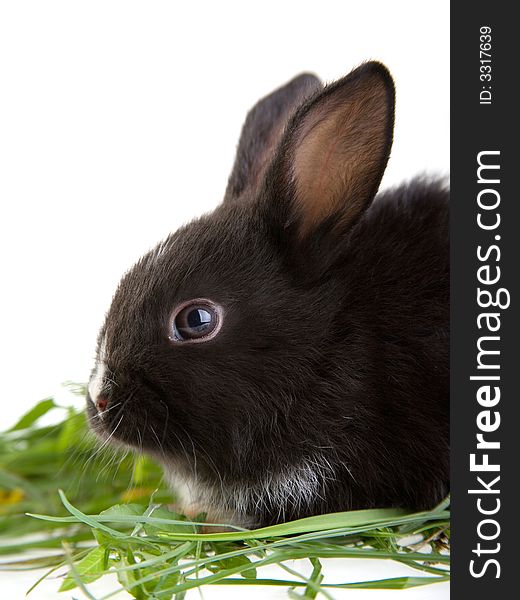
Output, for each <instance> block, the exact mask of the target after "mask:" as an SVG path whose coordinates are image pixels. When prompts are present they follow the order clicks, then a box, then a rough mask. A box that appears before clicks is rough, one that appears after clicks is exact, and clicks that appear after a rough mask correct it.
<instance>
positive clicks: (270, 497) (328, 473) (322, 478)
mask: <svg viewBox="0 0 520 600" xmlns="http://www.w3.org/2000/svg"><path fill="white" fill-rule="evenodd" d="M165 476H166V478H167V480H168V483H169V484H170V486H171V487H172V489H173V491H174V492H175V493H176V494H177V498H178V504H179V509H180V510H183V511H185V512H188V513H190V514H193V513H195V512H204V511H206V512H208V514H211V516H212V519H215V518H216V519H217V520H218V519H222V520H223V521H226V520H227V521H231V522H233V523H235V524H238V525H241V526H244V527H251V526H254V525H256V523H255V514H257V513H258V512H260V511H262V509H264V508H268V509H269V510H272V509H273V507H277V509H278V514H277V515H276V516H277V518H278V519H280V520H282V521H283V520H285V518H286V513H288V512H289V511H290V512H293V511H294V510H296V511H299V510H305V508H310V507H311V506H312V505H313V504H314V502H315V501H316V500H317V499H320V498H323V495H324V493H325V488H326V485H327V481H331V480H334V479H335V477H334V472H333V469H332V466H331V465H330V463H329V461H328V460H327V459H326V458H324V457H322V456H314V457H312V458H311V457H309V458H306V459H303V460H302V461H301V462H300V464H298V465H296V466H292V467H288V468H286V469H285V470H284V471H282V472H280V473H277V474H272V473H267V474H264V476H263V477H262V478H261V479H260V481H259V482H258V483H257V484H255V485H253V486H248V485H245V484H243V483H241V482H236V483H231V484H230V483H226V482H222V485H219V484H215V485H211V486H210V485H208V484H207V483H205V482H203V481H201V480H199V479H198V478H197V477H196V475H194V474H190V475H186V474H181V473H180V472H178V471H177V470H175V468H173V469H172V468H171V467H170V468H168V467H167V468H166V469H165Z"/></svg>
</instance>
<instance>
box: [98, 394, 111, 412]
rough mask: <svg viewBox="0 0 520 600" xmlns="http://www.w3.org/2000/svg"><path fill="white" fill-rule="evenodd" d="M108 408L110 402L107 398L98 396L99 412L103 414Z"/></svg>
mask: <svg viewBox="0 0 520 600" xmlns="http://www.w3.org/2000/svg"><path fill="white" fill-rule="evenodd" d="M107 406H108V400H107V398H105V396H98V397H97V398H96V408H97V410H98V412H102V411H104V410H106V408H107Z"/></svg>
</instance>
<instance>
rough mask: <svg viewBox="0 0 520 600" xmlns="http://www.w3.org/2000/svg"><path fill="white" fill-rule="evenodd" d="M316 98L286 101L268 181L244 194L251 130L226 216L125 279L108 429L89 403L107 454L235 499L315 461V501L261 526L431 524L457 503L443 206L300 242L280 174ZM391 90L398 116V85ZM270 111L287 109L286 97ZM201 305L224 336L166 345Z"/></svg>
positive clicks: (401, 198) (221, 212)
mask: <svg viewBox="0 0 520 600" xmlns="http://www.w3.org/2000/svg"><path fill="white" fill-rule="evenodd" d="M363 69H364V70H363ZM370 69H372V70H374V69H375V70H376V71H377V70H378V69H379V71H380V73H383V78H384V77H387V72H386V70H384V68H383V67H381V66H380V65H376V66H374V63H368V64H367V65H364V66H362V67H360V68H359V69H358V70H357V71H356V72H355V73H357V77H373V76H374V75H372V74H370V73H371V72H370ZM307 77H308V76H307ZM306 81H307V83H308V82H309V80H306ZM310 83H312V85H309V93H310V92H313V96H312V97H311V98H310V100H308V101H307V103H306V104H305V105H304V107H303V108H301V109H300V110H299V111H298V112H297V113H296V117H293V118H292V120H291V119H290V117H291V114H292V113H293V112H294V110H295V108H296V106H294V103H291V102H288V101H287V96H286V93H287V90H285V92H284V94H285V96H284V98H283V107H284V110H285V113H286V115H285V117H284V121H283V122H284V123H286V122H289V124H288V126H287V128H286V130H285V133H284V132H283V127H282V128H280V132H279V133H276V134H273V135H276V136H277V139H276V141H277V143H276V146H275V147H274V148H273V149H272V150H270V152H272V154H271V160H273V157H276V158H274V162H273V163H272V164H271V166H270V167H269V168H266V169H264V168H263V167H262V170H257V171H256V175H255V177H257V176H258V173H260V178H261V181H259V182H248V175H247V168H249V167H247V168H246V167H245V166H244V165H250V164H251V161H252V158H251V157H252V155H253V154H254V148H255V128H254V127H248V128H245V129H244V132H243V136H246V137H247V139H244V137H243V138H242V141H241V143H240V147H242V148H247V153H248V154H247V156H246V157H244V156H241V154H240V147H239V156H238V157H237V163H236V165H238V169H239V170H238V171H236V170H235V171H234V173H233V174H232V176H231V178H230V184H229V186H228V192H227V194H226V201H225V202H224V203H223V204H221V205H220V206H219V207H217V209H216V210H215V211H214V212H213V213H212V214H210V215H207V216H203V217H201V218H200V219H197V220H195V221H193V222H192V223H190V224H188V225H187V226H185V227H182V228H181V229H179V230H178V231H177V232H175V233H173V234H172V235H171V236H170V237H169V238H168V239H167V240H166V241H165V242H164V245H163V247H162V251H161V252H160V253H159V252H157V251H152V252H151V253H149V254H147V255H146V256H144V257H143V258H142V259H141V260H140V261H139V262H138V263H137V264H136V265H135V266H134V267H133V268H132V269H131V270H130V271H129V272H128V273H127V274H126V275H125V276H124V278H123V280H122V281H121V283H120V286H119V288H118V290H117V292H116V294H115V297H114V300H113V303H112V306H111V308H110V311H109V313H108V316H107V319H106V323H105V325H104V327H103V329H102V331H101V333H100V341H101V340H102V339H104V338H106V359H105V362H106V367H107V369H108V377H107V379H106V381H105V383H104V389H103V394H104V395H105V396H106V397H107V398H108V401H109V405H108V406H109V409H110V407H114V408H113V410H112V409H111V410H109V411H108V412H107V413H106V418H105V419H103V420H102V419H100V418H98V417H97V415H96V409H95V407H94V405H93V403H92V401H91V399H90V398H89V399H88V401H87V405H88V413H89V417H90V421H91V423H92V425H93V427H94V429H95V430H96V431H98V433H100V435H102V436H105V437H106V436H107V435H108V434H110V433H113V432H114V430H115V433H114V435H113V439H116V440H118V441H120V442H123V443H124V444H129V445H131V446H134V447H139V446H141V447H142V448H143V449H144V450H145V451H147V452H149V453H151V454H152V455H154V456H156V457H157V458H158V459H159V460H162V461H164V463H165V465H166V467H165V468H166V469H171V468H176V469H179V470H180V471H183V472H184V473H193V472H194V471H195V472H196V476H197V478H199V480H200V481H202V482H204V483H205V485H207V486H208V487H215V488H219V489H221V490H222V486H223V487H224V490H226V489H228V490H230V492H229V493H233V492H232V491H233V490H235V489H237V486H238V487H243V488H246V489H253V488H255V489H256V488H258V486H259V484H260V483H261V482H264V481H269V480H270V478H271V479H273V478H275V479H276V478H280V477H282V478H283V477H284V474H285V473H290V472H292V473H294V472H295V471H294V469H295V467H296V468H297V467H298V465H301V464H303V463H305V464H306V465H311V464H312V461H316V460H317V461H318V462H319V465H318V468H317V471H316V472H317V474H318V475H317V476H319V484H318V487H317V488H316V489H315V490H314V493H313V496H312V498H308V499H306V501H305V502H296V501H295V500H294V499H293V498H292V497H290V496H289V497H288V498H287V502H286V505H285V506H284V507H283V510H281V509H280V506H279V499H278V500H276V498H274V497H272V496H269V494H266V496H265V497H263V498H262V501H261V502H257V503H256V505H254V504H255V503H253V502H251V503H250V505H249V506H247V513H248V515H249V517H250V518H251V522H254V523H255V524H267V523H273V522H276V521H279V520H281V519H282V518H285V519H289V518H298V517H303V516H307V515H311V514H317V513H322V512H331V511H339V510H348V509H356V508H369V507H384V506H403V507H408V508H411V509H425V508H428V507H431V506H433V505H435V504H436V503H438V502H439V501H440V500H441V499H442V498H443V497H444V496H445V495H446V494H447V492H448V489H449V448H448V439H449V423H448V412H449V411H448V402H449V354H448V352H449V351H448V348H449V251H448V248H449V233H448V192H447V190H446V189H445V188H444V187H443V185H442V184H440V183H438V182H430V181H426V180H415V181H413V182H412V183H410V184H408V185H403V186H401V187H398V188H395V189H392V190H389V191H385V192H382V193H379V194H378V195H377V197H376V199H375V200H374V201H373V202H372V203H371V204H370V203H369V207H368V208H367V209H364V210H363V211H362V212H361V213H360V214H359V215H358V216H356V218H355V219H354V220H353V221H352V222H351V223H349V225H348V226H345V227H339V228H338V227H336V224H337V222H338V215H337V214H336V213H334V214H331V215H329V216H327V217H326V218H325V219H323V220H322V221H320V223H319V224H317V225H316V227H315V228H314V230H313V231H312V233H311V234H307V235H304V236H299V235H298V231H297V229H298V214H297V213H295V211H294V208H293V206H294V202H295V198H294V195H295V194H296V192H295V190H294V189H292V188H291V185H289V184H287V185H285V187H284V185H281V184H280V182H279V181H277V179H276V177H278V176H275V175H276V173H277V170H279V169H284V168H285V170H286V171H287V168H286V167H284V166H283V162H284V161H287V160H288V159H287V153H285V154H284V155H283V156H281V154H283V152H284V151H283V148H287V147H290V146H291V143H290V140H291V136H294V135H295V132H297V131H300V129H301V127H302V125H301V119H302V118H304V117H303V116H302V115H305V114H308V113H309V111H311V112H312V110H313V109H314V108H313V107H315V106H319V103H320V102H323V100H322V97H323V95H324V94H331V93H333V92H331V91H330V88H325V91H324V92H322V93H319V92H318V93H317V92H316V90H317V85H316V82H315V81H314V80H313V81H311V82H310ZM293 85H294V84H293ZM340 85H341V84H335V86H336V87H338V86H340ZM385 85H387V86H388V90H389V91H388V98H389V99H388V102H389V106H388V111H389V112H388V114H390V113H391V116H390V117H388V118H389V119H393V103H392V101H391V98H392V97H393V86H392V85H391V80H390V78H389V75H388V81H386V83H385ZM296 87H299V86H296ZM390 88H391V89H390ZM300 93H301V89H299V90H298V94H300ZM299 101H301V98H299ZM264 102H268V103H274V104H276V103H277V98H276V93H275V94H273V95H271V96H269V97H268V98H267V99H266V100H264ZM276 108H277V109H278V108H280V107H279V106H278V105H277V106H276ZM256 110H257V112H258V107H257V108H256ZM265 110H266V107H265V106H264V107H263V109H262V112H265ZM279 113H281V111H279ZM251 121H252V119H250V122H251ZM277 127H279V122H278V125H277ZM389 136H390V137H389V139H388V141H387V142H386V145H385V147H384V152H385V156H382V157H381V159H380V162H379V164H380V165H382V167H381V169H380V170H381V173H380V174H377V173H376V174H375V175H374V182H372V183H373V184H375V185H376V187H377V185H378V184H379V179H380V176H381V175H382V169H383V168H384V164H385V163H386V158H387V155H388V153H389V151H390V143H391V131H390V133H389ZM264 138H265V136H264ZM264 138H263V139H264ZM269 147H270V148H271V143H270V144H269ZM276 147H278V151H277V152H276ZM258 148H259V152H260V153H265V149H266V144H265V143H263V142H262V141H259V143H258ZM262 160H265V158H262ZM375 170H377V169H375ZM378 178H379V179H378ZM289 180H290V178H289V177H287V181H289ZM253 183H254V184H253ZM369 184H370V182H369ZM369 184H367V186H368V187H370V185H369ZM371 185H372V184H371ZM367 189H368V188H367ZM373 193H375V192H373ZM373 193H372V196H373ZM371 199H372V198H370V200H371ZM345 210H347V209H345ZM190 298H209V299H211V300H213V301H214V302H216V303H219V304H220V305H221V306H223V307H224V310H225V316H224V321H223V325H222V329H221V331H220V333H219V334H218V335H217V336H216V337H215V338H214V339H212V340H210V341H207V342H205V343H200V344H172V342H171V341H170V340H169V339H168V335H167V334H168V322H169V319H170V315H171V313H172V311H173V309H174V308H175V307H176V306H177V305H179V304H180V303H181V302H183V301H185V300H188V299H190ZM121 419H122V420H121ZM116 426H117V429H116ZM316 457H319V458H316ZM327 463H328V465H330V469H329V468H328V467H326V466H324V465H326V464H327ZM172 465H175V467H173V466H172ZM296 472H297V471H296ZM219 493H220V492H219ZM222 493H223V494H224V495H225V492H222ZM277 504H278V505H277Z"/></svg>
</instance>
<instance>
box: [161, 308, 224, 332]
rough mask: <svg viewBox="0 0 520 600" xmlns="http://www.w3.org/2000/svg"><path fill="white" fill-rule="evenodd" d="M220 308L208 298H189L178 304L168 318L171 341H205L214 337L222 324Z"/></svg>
mask: <svg viewBox="0 0 520 600" xmlns="http://www.w3.org/2000/svg"><path fill="white" fill-rule="evenodd" d="M222 315H223V311H222V308H221V307H220V306H218V305H216V304H214V303H213V302H211V301H210V300H201V299H197V300H189V301H188V302H184V303H183V304H181V305H180V306H178V307H177V308H176V309H175V311H174V313H173V316H172V319H171V320H170V333H169V338H170V340H171V341H172V342H188V341H190V342H205V341H207V340H210V339H212V338H214V337H215V336H216V335H217V333H218V332H219V330H220V326H221V324H222Z"/></svg>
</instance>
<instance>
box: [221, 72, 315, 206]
mask: <svg viewBox="0 0 520 600" xmlns="http://www.w3.org/2000/svg"><path fill="white" fill-rule="evenodd" d="M322 87H323V86H322V84H321V82H320V80H319V79H318V78H317V77H315V76H314V75H311V74H309V73H303V74H302V75H299V76H298V77H295V78H294V79H292V80H291V81H289V83H287V84H286V85H284V86H283V87H281V88H278V89H277V90H275V91H274V92H272V93H271V94H269V96H266V97H265V98H262V100H260V101H259V102H258V103H257V104H256V105H255V106H254V107H253V108H252V109H251V110H250V111H249V113H248V115H247V117H246V121H245V123H244V126H243V127H242V133H241V136H240V141H239V144H238V149H237V156H236V159H235V164H234V166H233V170H232V172H231V175H230V177H229V181H228V186H227V190H226V195H225V200H229V199H232V198H237V197H238V196H240V195H241V194H242V193H243V192H244V190H246V189H251V190H254V189H255V188H256V186H257V185H258V184H259V183H260V182H261V181H262V178H263V175H264V172H265V169H266V167H267V165H268V164H269V162H270V160H271V159H272V157H273V153H274V151H275V149H276V148H277V147H278V145H279V143H280V139H281V137H282V133H283V131H284V128H285V126H286V124H287V122H288V121H289V118H290V117H291V116H292V114H293V113H294V111H295V110H296V109H297V108H298V106H300V105H301V104H302V103H303V102H304V101H305V100H306V99H307V98H308V97H309V96H311V95H312V94H313V93H315V92H316V91H318V90H320V89H321V88H322Z"/></svg>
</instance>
